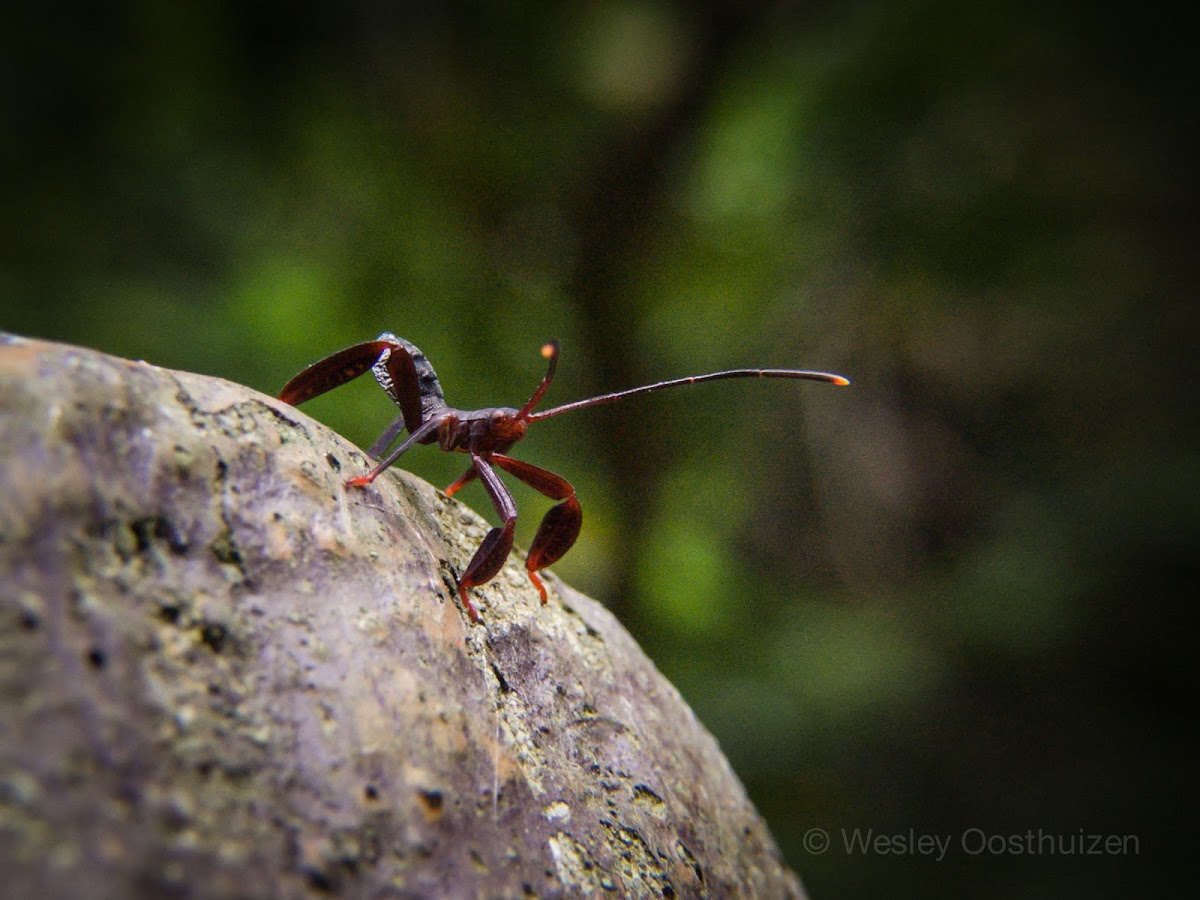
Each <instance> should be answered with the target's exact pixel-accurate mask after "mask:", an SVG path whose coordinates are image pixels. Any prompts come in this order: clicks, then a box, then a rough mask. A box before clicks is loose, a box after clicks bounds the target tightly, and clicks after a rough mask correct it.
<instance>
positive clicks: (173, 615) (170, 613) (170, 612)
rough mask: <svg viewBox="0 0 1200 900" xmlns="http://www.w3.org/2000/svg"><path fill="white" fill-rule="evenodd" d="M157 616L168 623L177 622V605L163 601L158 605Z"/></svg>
mask: <svg viewBox="0 0 1200 900" xmlns="http://www.w3.org/2000/svg"><path fill="white" fill-rule="evenodd" d="M158 617H159V618H160V619H162V620H163V621H164V622H166V623H168V624H169V625H178V624H179V607H178V606H172V605H171V604H169V603H163V604H162V605H160V606H159V607H158Z"/></svg>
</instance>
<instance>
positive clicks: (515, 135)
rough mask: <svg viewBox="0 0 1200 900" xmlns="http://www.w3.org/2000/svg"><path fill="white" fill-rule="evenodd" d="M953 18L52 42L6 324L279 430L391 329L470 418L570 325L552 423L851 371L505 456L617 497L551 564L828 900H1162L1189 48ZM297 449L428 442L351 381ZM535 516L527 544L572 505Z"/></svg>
mask: <svg viewBox="0 0 1200 900" xmlns="http://www.w3.org/2000/svg"><path fill="white" fill-rule="evenodd" d="M970 6H971V5H970V4H955V3H938V2H927V0H926V2H915V3H908V4H883V3H870V2H862V3H853V4H841V3H839V4H829V3H825V4H815V5H814V4H791V3H775V4H758V5H756V4H746V3H734V2H729V3H707V4H705V3H687V4H685V3H677V4H672V3H667V2H650V0H623V2H616V3H595V2H580V3H572V4H549V3H542V2H526V3H513V4H505V3H487V2H477V3H439V4H435V3H424V4H412V3H395V4H379V3H368V2H361V0H360V2H342V3H315V2H298V3H297V2H292V3H282V2H275V3H261V2H215V3H207V4H197V5H195V8H194V7H193V6H192V5H188V4H178V5H173V4H166V3H155V2H143V3H128V2H127V3H114V4H98V5H92V4H74V3H54V2H49V3H44V4H36V5H34V4H26V5H25V6H24V7H23V9H22V10H21V11H17V12H13V11H10V12H9V13H8V14H6V19H7V22H6V24H5V26H4V28H3V29H2V36H0V134H2V135H3V137H2V138H0V184H2V185H3V188H2V193H0V201H2V203H3V215H2V216H0V229H2V232H0V327H3V328H5V329H8V330H13V331H17V332H20V333H25V334H29V335H35V336H39V337H47V338H53V339H58V340H65V341H72V342H77V343H81V344H86V345H89V346H92V347H96V348H99V349H102V350H105V351H109V352H112V353H116V354H120V355H125V356H129V357H135V358H145V359H147V360H149V361H151V362H154V363H156V364H159V365H164V366H170V367H175V368H183V369H189V370H193V371H199V372H205V373H210V374H213V375H220V376H223V377H225V378H229V379H232V380H235V381H239V382H243V383H245V384H248V385H251V386H254V387H256V388H259V389H261V390H263V391H265V392H267V393H274V392H276V391H277V390H278V388H279V387H280V386H281V385H282V384H283V382H284V381H286V380H287V378H288V377H290V376H291V375H292V374H293V373H294V372H295V371H297V370H299V369H300V368H301V367H302V366H304V365H306V364H307V363H309V362H311V361H313V360H315V359H317V358H318V357H320V356H323V355H325V354H326V353H328V352H330V351H332V350H335V349H337V348H340V347H342V346H345V345H347V344H350V343H353V342H355V341H358V340H364V339H367V338H371V337H374V336H375V335H376V334H378V333H379V332H380V331H383V330H385V329H386V330H391V331H395V332H396V333H398V334H401V335H403V336H404V337H406V338H408V339H409V340H411V341H413V342H414V343H416V344H417V345H418V346H420V347H421V348H422V349H423V350H425V351H426V353H427V354H428V355H429V357H430V358H431V360H432V361H433V362H434V364H435V366H436V367H437V370H438V373H439V374H440V376H441V380H442V383H443V386H444V387H445V389H446V393H447V399H448V400H449V401H450V402H451V403H452V404H455V405H458V406H463V407H473V406H490V405H517V406H519V405H520V404H521V403H522V402H524V400H525V399H526V397H527V396H528V394H529V393H530V391H531V390H532V388H533V386H534V385H535V384H536V382H537V379H538V378H539V377H540V375H541V373H542V369H543V361H542V360H541V358H540V357H539V356H538V348H539V347H540V346H541V344H542V342H543V341H545V340H547V339H548V338H551V337H558V338H560V339H561V341H562V346H563V358H562V364H561V367H560V377H559V380H558V381H557V382H556V384H555V386H554V388H553V390H552V392H551V395H550V397H549V398H548V400H547V401H546V402H547V403H548V404H554V403H562V402H566V401H568V400H572V399H576V398H578V397H583V396H587V395H590V394H594V393H599V392H602V391H606V390H612V389H616V388H620V387H628V386H632V385H635V384H639V383H643V382H645V381H650V380H657V379H661V378H666V377H672V376H677V375H685V374H694V373H697V372H702V371H707V370H711V369H718V368H726V367H731V366H737V365H750V364H760V365H769V366H803V367H811V368H825V369H831V370H834V371H839V372H844V373H845V374H847V375H849V376H850V377H852V378H853V379H854V385H853V387H851V388H846V389H834V388H830V387H827V386H824V385H814V384H807V385H806V384H802V383H786V382H745V381H740V382H725V383H718V384H713V385H705V386H701V387H697V388H692V389H687V390H679V391H674V392H667V393H664V394H658V395H653V396H650V397H645V398H639V399H636V400H632V401H629V402H627V403H625V404H620V405H617V406H612V407H605V408H601V409H594V410H590V411H587V412H581V413H576V414H572V415H571V416H564V417H562V418H558V419H553V420H550V421H548V422H545V423H541V424H539V425H538V426H537V428H536V429H534V430H533V431H532V432H531V434H530V436H529V438H528V439H527V440H526V442H525V443H524V444H523V445H522V446H521V447H520V448H519V451H520V455H521V456H522V457H523V458H524V459H527V460H529V461H531V462H535V463H538V464H540V465H544V466H547V467H549V468H551V469H553V470H555V471H557V472H560V473H561V474H563V475H564V476H565V477H567V478H569V479H570V480H571V481H573V482H574V484H575V485H576V487H577V488H578V489H579V493H580V497H581V500H582V502H583V505H584V509H585V526H584V532H583V536H582V538H581V539H580V541H579V544H578V545H577V546H576V547H575V549H574V550H573V551H572V552H571V554H569V555H568V556H567V557H566V559H564V560H563V561H562V562H561V563H559V564H558V565H557V566H556V567H555V571H556V572H558V573H559V574H560V575H562V576H563V577H564V578H566V579H567V580H569V581H570V582H572V583H573V584H575V585H576V586H578V587H580V588H582V589H584V590H586V591H588V592H589V593H592V594H593V595H595V596H596V597H598V598H599V599H601V600H603V601H604V602H605V603H606V604H608V605H609V607H610V608H611V609H613V611H614V612H616V613H617V614H618V615H619V616H620V617H621V619H622V620H623V621H624V622H625V623H626V625H627V626H628V627H629V628H630V630H631V631H633V633H634V634H635V636H636V637H637V638H638V640H639V641H640V642H641V643H642V645H643V646H644V647H645V649H646V651H647V652H648V653H649V654H650V656H651V657H652V658H653V659H654V660H655V661H656V662H657V664H658V665H659V666H660V667H661V669H662V670H663V671H664V672H665V673H666V675H667V676H668V677H669V678H671V679H672V680H673V681H674V682H675V684H676V685H677V686H678V687H679V688H680V690H681V691H682V692H683V694H684V696H685V697H686V698H687V700H688V701H689V702H690V703H691V705H692V706H693V707H694V708H695V710H696V712H697V714H698V715H699V717H700V718H701V720H702V721H704V722H705V723H706V724H707V726H708V727H709V728H710V729H711V730H712V731H713V732H714V733H715V734H716V735H717V737H718V738H719V739H720V741H721V744H722V746H723V747H724V749H725V751H726V752H727V753H728V755H729V758H730V760H731V761H732V763H733V766H734V768H735V769H736V770H737V772H738V773H739V775H740V776H741V777H742V779H743V780H744V782H745V783H746V786H747V788H748V789H749V791H750V793H751V795H752V797H753V799H754V801H755V802H756V804H757V805H758V807H759V808H760V809H761V811H762V812H763V814H764V815H765V816H766V818H767V820H768V822H769V823H770V825H771V827H772V830H773V831H774V833H775V835H776V837H777V838H778V840H779V842H780V844H781V846H782V848H783V850H784V852H785V854H786V856H787V858H788V860H789V861H790V863H791V864H792V865H793V866H794V867H795V868H796V869H797V870H798V871H799V872H800V874H801V875H802V877H803V878H804V879H805V881H806V883H807V885H808V887H809V889H810V891H811V892H812V893H813V895H814V896H815V897H818V898H821V897H825V898H832V897H872V896H878V895H879V894H880V893H881V892H884V891H886V892H888V894H889V895H891V896H902V895H910V896H918V895H919V896H923V897H946V898H951V897H963V896H974V897H997V898H1000V897H1004V898H1008V897H1014V896H1020V897H1061V896H1067V895H1072V894H1073V895H1077V896H1083V895H1085V894H1086V895H1088V896H1094V897H1099V896H1113V897H1115V896H1128V895H1136V896H1152V895H1153V894H1154V892H1155V891H1159V892H1165V891H1167V890H1169V889H1172V888H1174V887H1177V886H1178V885H1180V884H1181V883H1182V876H1183V872H1184V866H1185V863H1186V860H1187V859H1188V858H1189V856H1190V854H1191V852H1192V851H1193V850H1194V847H1193V846H1192V842H1193V840H1194V837H1195V834H1196V828H1195V825H1194V821H1193V820H1192V818H1191V816H1192V812H1193V808H1194V801H1195V795H1196V791H1195V788H1196V778H1195V774H1194V771H1195V770H1194V742H1193V741H1191V739H1190V738H1188V737H1185V730H1188V731H1189V732H1190V728H1189V726H1188V724H1187V723H1188V721H1189V720H1192V719H1193V718H1194V707H1195V699H1196V667H1195V665H1194V664H1193V652H1194V651H1193V644H1194V641H1195V637H1196V635H1195V628H1194V624H1192V623H1194V622H1195V617H1194V614H1193V613H1192V608H1193V602H1194V601H1193V599H1192V595H1193V593H1194V591H1195V581H1196V575H1197V554H1196V550H1197V547H1196V533H1197V524H1198V523H1197V518H1198V515H1197V513H1198V503H1197V501H1198V499H1200V491H1198V490H1197V487H1198V481H1200V466H1198V460H1197V454H1196V452H1195V447H1196V445H1195V442H1194V436H1195V429H1194V424H1195V412H1194V398H1193V395H1192V391H1191V381H1190V378H1189V376H1188V370H1189V369H1190V365H1188V364H1189V363H1190V360H1191V356H1192V355H1193V354H1194V353H1195V352H1196V349H1195V348H1196V329H1195V328H1194V324H1195V320H1196V313H1195V310H1194V307H1193V302H1194V301H1195V299H1196V295H1195V292H1194V286H1195V281H1194V279H1193V275H1194V265H1195V264H1194V259H1195V255H1196V251H1197V228H1196V224H1197V223H1196V218H1195V207H1194V205H1193V198H1194V188H1195V182H1196V177H1195V168H1196V162H1197V159H1198V158H1200V156H1198V155H1197V154H1196V149H1197V148H1196V147H1195V146H1194V145H1190V144H1189V143H1187V135H1189V134H1190V132H1191V130H1192V129H1193V128H1194V127H1195V125H1196V122H1195V119H1196V115H1195V109H1196V105H1195V97H1194V95H1191V94H1189V92H1188V91H1187V90H1186V86H1187V84H1188V80H1189V79H1190V78H1192V77H1194V70H1195V65H1194V63H1193V62H1189V61H1188V60H1190V59H1191V58H1192V57H1193V56H1194V48H1193V46H1192V45H1193V43H1194V38H1193V36H1192V32H1191V31H1189V29H1188V28H1186V27H1185V23H1184V21H1182V20H1180V21H1171V20H1170V19H1169V14H1167V13H1165V12H1163V11H1161V10H1154V9H1151V8H1149V7H1145V6H1139V7H1136V8H1133V7H1131V8H1129V9H1126V10H1123V11H1116V10H1108V11H1104V10H1103V9H1102V8H1095V7H1093V6H1091V5H1085V4H1070V3H1060V4H1053V3H1044V2H1039V3H1031V2H1027V3H1009V4H1003V5H994V4H993V5H987V6H986V7H985V8H982V9H971V8H966V7H970ZM977 6H984V5H982V4H977ZM307 411H308V412H310V413H311V414H313V415H315V416H316V417H318V418H320V419H322V420H323V421H325V422H327V423H329V424H330V425H332V426H333V427H334V428H336V429H337V430H339V431H341V432H342V433H343V434H346V435H347V436H348V437H350V438H351V439H353V440H355V441H356V442H358V443H359V444H360V445H363V446H365V445H366V444H368V443H369V442H370V441H371V440H372V439H373V438H374V437H375V436H376V434H377V433H378V432H379V431H380V430H382V428H383V426H384V425H385V424H386V423H387V422H388V421H389V420H390V418H391V417H392V415H393V414H394V412H395V410H394V409H392V408H391V407H390V405H389V404H388V402H387V401H386V399H385V398H384V397H383V395H382V394H381V393H380V392H379V391H378V389H377V388H375V387H374V385H373V384H368V383H365V382H364V383H363V384H357V383H356V384H355V385H353V386H351V387H347V388H343V389H342V390H340V391H338V392H336V393H334V394H331V395H329V396H327V397H325V398H322V399H320V400H319V401H316V402H314V403H312V404H311V405H310V407H308V408H307ZM404 465H405V466H406V467H408V468H410V469H412V470H413V471H415V472H417V473H418V474H421V475H422V476H424V477H427V478H429V479H430V480H432V481H433V482H434V483H436V484H438V485H439V486H444V485H446V484H448V483H449V482H450V481H452V480H453V479H454V478H456V477H457V476H458V474H460V472H461V470H462V468H463V462H462V458H461V457H453V458H450V457H448V456H443V455H441V454H438V453H437V452H435V451H434V450H433V449H430V448H422V449H421V450H419V451H414V452H413V453H412V454H411V455H410V456H409V457H407V458H406V459H405V460H404ZM515 493H516V495H517V499H518V503H519V505H520V508H521V510H522V513H523V517H522V520H521V523H520V525H519V529H518V540H519V541H520V542H521V543H522V545H527V544H528V541H529V540H530V538H531V536H532V529H533V527H534V525H535V523H536V521H537V520H538V518H540V516H541V515H542V512H543V511H544V509H545V508H546V507H547V506H548V505H549V504H548V503H547V502H546V501H545V500H544V498H541V497H539V496H538V495H536V494H534V493H533V492H532V491H529V490H526V489H524V488H522V487H519V486H518V487H516V488H515ZM461 496H462V497H463V499H464V500H466V501H467V502H468V503H470V504H471V505H473V506H474V507H475V508H476V509H479V510H480V511H482V512H486V513H488V514H489V515H490V514H491V511H490V508H489V506H488V504H487V502H486V498H485V497H484V495H483V493H482V491H481V490H480V489H479V488H478V487H477V486H473V487H471V488H469V489H468V490H466V491H464V492H463V494H462V495H461ZM814 828H820V829H824V830H825V831H826V832H827V833H828V834H829V836H830V838H831V840H832V845H831V846H830V847H829V848H828V849H827V850H826V851H825V852H823V853H819V852H814V850H815V849H819V848H817V847H816V845H814V844H812V843H811V842H812V841H813V840H814V833H813V832H811V831H810V829H814ZM851 828H860V829H864V830H865V829H874V830H875V832H876V833H885V834H888V835H901V836H904V837H905V838H907V836H908V835H909V834H910V832H911V833H912V834H914V835H921V834H930V835H940V836H948V837H950V838H951V839H952V844H951V848H950V851H949V852H948V853H947V855H946V857H945V858H944V859H943V860H941V861H940V862H938V861H935V860H933V859H929V858H927V857H924V856H921V855H920V854H917V853H915V852H909V851H908V850H906V849H905V848H904V847H898V848H895V849H897V850H898V851H899V852H896V853H891V854H885V853H882V852H879V851H878V850H873V851H871V852H868V853H865V854H852V853H849V852H847V850H846V848H845V847H844V845H843V843H842V841H843V837H842V829H851ZM968 829H977V831H972V832H969V834H970V836H974V837H976V838H977V837H978V836H979V835H980V834H983V835H988V836H992V835H998V836H1003V837H1007V836H1009V835H1019V836H1024V835H1025V834H1026V833H1027V832H1029V831H1032V832H1033V833H1034V834H1035V836H1036V835H1038V833H1039V832H1041V833H1043V834H1048V835H1051V836H1062V837H1063V839H1064V840H1065V841H1066V842H1067V846H1066V847H1065V848H1064V850H1070V849H1071V844H1072V842H1073V843H1074V847H1075V850H1076V854H1075V855H1066V854H1065V853H1064V851H1063V850H1059V849H1054V848H1051V849H1049V850H1048V849H1047V848H1046V845H1045V843H1044V842H1042V843H1034V844H1032V845H1028V844H1026V845H1024V847H1025V850H1024V851H1023V852H1018V850H1019V849H1020V846H1018V847H1017V848H1014V847H1012V846H1011V845H1009V846H1005V847H1004V848H1002V849H1000V850H997V851H995V852H993V851H985V852H983V853H978V854H973V853H971V852H968V851H967V849H966V848H964V847H963V846H962V844H961V838H962V836H963V835H964V834H967V833H968ZM1080 831H1082V832H1084V833H1085V834H1103V835H1119V836H1133V837H1135V838H1136V840H1135V841H1134V842H1132V843H1130V842H1129V841H1126V842H1125V843H1124V845H1123V846H1124V847H1125V848H1126V849H1127V850H1131V849H1136V850H1137V852H1136V853H1133V852H1122V853H1117V854H1109V855H1105V856H1099V857H1094V856H1085V855H1082V851H1083V850H1085V849H1086V846H1081V845H1080V844H1079V837H1078V835H1079V832H1080ZM806 835H807V836H808V841H809V842H808V843H806V840H805V838H806Z"/></svg>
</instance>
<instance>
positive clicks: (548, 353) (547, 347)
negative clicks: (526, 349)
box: [542, 341, 558, 359]
mask: <svg viewBox="0 0 1200 900" xmlns="http://www.w3.org/2000/svg"><path fill="white" fill-rule="evenodd" d="M557 352H558V341H546V343H544V344H542V359H549V358H550V357H552V356H553V355H554V354H555V353H557Z"/></svg>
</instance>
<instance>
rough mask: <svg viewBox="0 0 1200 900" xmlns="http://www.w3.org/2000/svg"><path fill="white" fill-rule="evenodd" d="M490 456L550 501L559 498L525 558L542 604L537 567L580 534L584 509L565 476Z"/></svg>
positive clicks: (543, 591) (555, 557) (557, 555)
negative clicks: (559, 501)
mask: <svg viewBox="0 0 1200 900" xmlns="http://www.w3.org/2000/svg"><path fill="white" fill-rule="evenodd" d="M489 458H490V459H491V461H492V462H494V463H495V464H496V465H498V466H499V467H500V468H502V469H504V471H506V472H508V473H510V474H511V475H513V476H515V477H517V478H520V479H521V480H522V481H523V482H525V483H526V484H527V485H529V486H530V487H531V488H533V489H534V490H535V491H539V492H540V493H542V494H545V495H546V496H547V497H549V498H550V499H551V500H561V501H562V502H561V503H559V504H558V505H557V506H552V507H550V509H549V511H547V513H546V515H545V516H544V517H543V518H542V524H541V525H539V526H538V530H537V534H536V535H535V536H534V538H533V544H531V545H530V547H529V553H528V555H527V556H526V557H525V569H526V570H527V571H528V572H529V580H530V581H532V582H533V584H534V587H536V588H537V589H538V593H539V594H541V595H542V603H545V602H546V586H545V585H544V584H542V579H541V578H539V577H538V574H537V573H538V570H539V569H544V568H546V566H550V565H553V564H554V563H556V562H558V560H559V559H561V558H562V556H563V554H565V553H566V552H567V551H568V550H570V549H571V547H572V545H574V543H575V539H576V538H578V537H579V529H580V528H582V527H583V508H582V507H580V505H579V500H578V499H577V498H576V497H575V488H573V487H571V483H570V482H569V481H567V480H566V479H565V478H563V477H561V476H559V475H555V474H554V473H553V472H549V471H547V470H546V469H543V468H541V467H539V466H534V465H530V464H529V463H527V462H522V461H521V460H519V459H513V458H512V457H511V456H504V455H502V454H500V453H493V454H491V456H490V457H489Z"/></svg>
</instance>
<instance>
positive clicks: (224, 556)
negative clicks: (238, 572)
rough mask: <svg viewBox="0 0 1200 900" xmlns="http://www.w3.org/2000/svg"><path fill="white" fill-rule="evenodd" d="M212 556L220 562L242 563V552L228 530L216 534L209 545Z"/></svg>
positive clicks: (237, 564)
mask: <svg viewBox="0 0 1200 900" xmlns="http://www.w3.org/2000/svg"><path fill="white" fill-rule="evenodd" d="M210 547H211V549H212V553H213V556H215V557H216V558H217V559H218V560H219V561H220V562H223V563H225V564H226V565H231V566H240V565H241V564H242V553H241V551H240V550H238V548H237V544H235V543H234V542H233V535H232V534H230V533H229V531H224V532H222V533H221V534H219V535H217V538H216V540H214V541H213V542H212V544H211V545H210Z"/></svg>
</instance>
